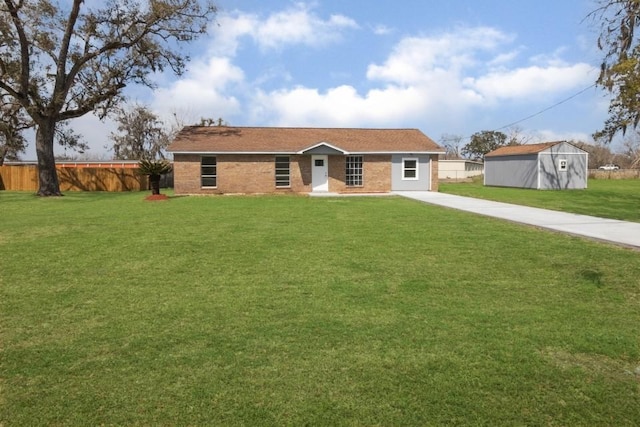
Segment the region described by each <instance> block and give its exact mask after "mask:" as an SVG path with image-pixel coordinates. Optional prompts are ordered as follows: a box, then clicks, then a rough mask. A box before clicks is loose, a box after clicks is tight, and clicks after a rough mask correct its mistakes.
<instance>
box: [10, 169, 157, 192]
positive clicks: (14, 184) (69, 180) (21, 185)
mask: <svg viewBox="0 0 640 427" xmlns="http://www.w3.org/2000/svg"><path fill="white" fill-rule="evenodd" d="M56 169H57V171H58V180H59V181H60V190H62V191H140V190H146V189H148V188H149V181H148V178H147V177H146V176H144V175H138V174H137V169H135V168H124V167H113V168H105V167H95V168H94V167H82V168H76V167H73V168H71V167H57V168H56ZM0 190H16V191H38V167H37V166H35V165H19V166H0Z"/></svg>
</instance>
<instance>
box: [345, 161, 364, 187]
mask: <svg viewBox="0 0 640 427" xmlns="http://www.w3.org/2000/svg"><path fill="white" fill-rule="evenodd" d="M345 183H346V184H347V187H361V186H362V156H347V159H346V170H345Z"/></svg>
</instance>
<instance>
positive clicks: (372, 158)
mask: <svg viewBox="0 0 640 427" xmlns="http://www.w3.org/2000/svg"><path fill="white" fill-rule="evenodd" d="M201 157H202V156H201V155H198V154H175V156H174V167H173V169H174V180H175V183H174V188H175V192H176V194H224V193H227V194H228V193H246V194H256V193H258V194H264V193H309V192H311V190H312V187H311V156H290V159H291V163H290V167H291V187H290V188H276V186H275V163H274V162H275V156H274V155H272V154H271V155H269V154H266V155H235V154H234V155H231V154H229V155H217V156H216V160H217V175H218V177H217V188H202V187H201V185H200V159H201ZM431 158H432V160H433V162H432V169H431V185H432V190H433V191H437V188H438V168H437V160H438V156H437V155H434V156H432V157H431ZM363 160H364V163H363V168H364V170H363V174H364V176H363V186H362V187H347V186H346V185H345V161H346V159H345V157H344V156H329V191H330V192H335V193H377V192H389V191H391V156H390V155H365V156H364V158H363Z"/></svg>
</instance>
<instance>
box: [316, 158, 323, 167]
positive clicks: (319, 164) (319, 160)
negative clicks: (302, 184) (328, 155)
mask: <svg viewBox="0 0 640 427" xmlns="http://www.w3.org/2000/svg"><path fill="white" fill-rule="evenodd" d="M315 165H316V166H317V167H320V168H322V167H324V159H316V161H315Z"/></svg>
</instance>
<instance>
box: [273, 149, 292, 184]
mask: <svg viewBox="0 0 640 427" xmlns="http://www.w3.org/2000/svg"><path fill="white" fill-rule="evenodd" d="M290 186H291V166H290V163H289V156H276V187H279V188H282V187H290Z"/></svg>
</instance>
